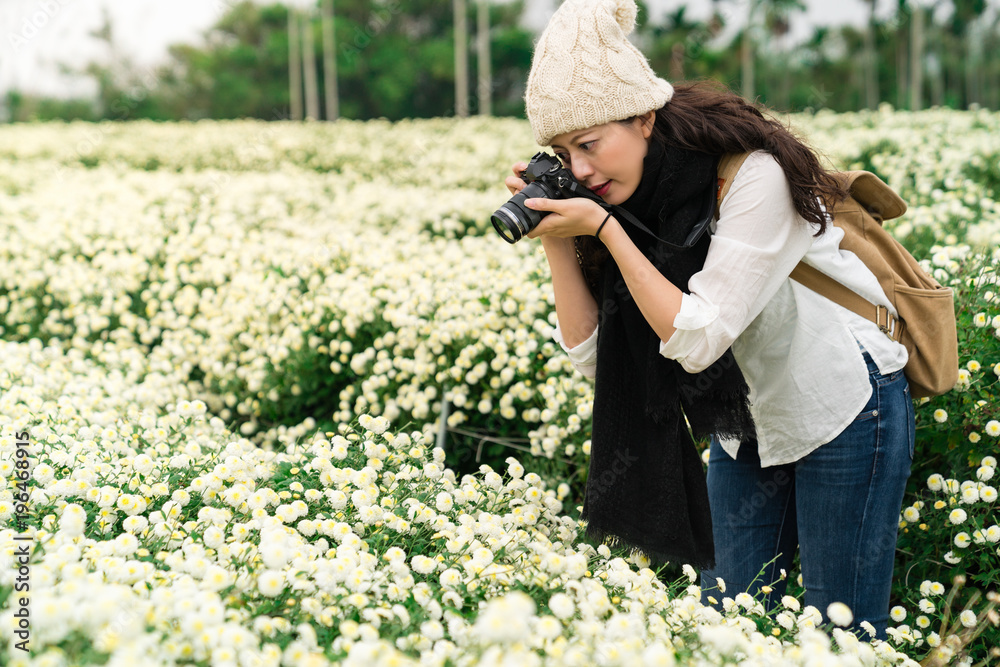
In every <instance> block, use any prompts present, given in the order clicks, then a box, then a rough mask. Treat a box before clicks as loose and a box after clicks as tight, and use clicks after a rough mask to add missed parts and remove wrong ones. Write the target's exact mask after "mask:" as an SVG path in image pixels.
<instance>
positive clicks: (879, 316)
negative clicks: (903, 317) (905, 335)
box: [875, 305, 901, 342]
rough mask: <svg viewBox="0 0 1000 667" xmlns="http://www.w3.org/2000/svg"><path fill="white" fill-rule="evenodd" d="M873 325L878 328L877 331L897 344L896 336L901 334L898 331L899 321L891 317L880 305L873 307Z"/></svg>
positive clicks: (886, 309)
mask: <svg viewBox="0 0 1000 667" xmlns="http://www.w3.org/2000/svg"><path fill="white" fill-rule="evenodd" d="M875 324H876V325H877V326H878V329H879V331H881V332H882V333H884V334H885V335H886V336H888V337H889V338H891V339H892V340H894V341H896V342H899V336H898V334H899V333H901V331H899V329H900V326H899V320H897V319H896V318H895V317H893V316H892V313H890V312H889V309H888V308H886V307H885V306H881V305H879V306H875Z"/></svg>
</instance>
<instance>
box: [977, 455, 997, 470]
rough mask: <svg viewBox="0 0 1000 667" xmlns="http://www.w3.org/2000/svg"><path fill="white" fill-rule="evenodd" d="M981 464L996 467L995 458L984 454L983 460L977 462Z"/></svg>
mask: <svg viewBox="0 0 1000 667" xmlns="http://www.w3.org/2000/svg"><path fill="white" fill-rule="evenodd" d="M979 465H981V466H989V467H991V468H996V467H997V460H996V459H995V458H993V457H992V456H984V457H983V460H982V461H980V462H979Z"/></svg>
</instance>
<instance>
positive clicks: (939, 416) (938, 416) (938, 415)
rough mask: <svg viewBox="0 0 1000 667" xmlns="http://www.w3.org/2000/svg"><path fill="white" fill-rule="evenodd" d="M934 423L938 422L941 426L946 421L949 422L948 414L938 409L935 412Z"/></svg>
mask: <svg viewBox="0 0 1000 667" xmlns="http://www.w3.org/2000/svg"><path fill="white" fill-rule="evenodd" d="M934 421H936V422H937V423H939V424H943V423H945V422H946V421H948V413H947V412H945V411H944V410H942V409H941V408H938V409H937V410H935V411H934Z"/></svg>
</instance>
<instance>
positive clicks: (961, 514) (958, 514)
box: [948, 507, 969, 526]
mask: <svg viewBox="0 0 1000 667" xmlns="http://www.w3.org/2000/svg"><path fill="white" fill-rule="evenodd" d="M968 518H969V515H968V514H966V513H965V510H963V509H962V508H960V507H956V508H955V509H953V510H952V511H951V512H950V513H949V514H948V521H951V523H952V524H953V525H955V526H959V525H961V524H963V523H965V520H966V519H968Z"/></svg>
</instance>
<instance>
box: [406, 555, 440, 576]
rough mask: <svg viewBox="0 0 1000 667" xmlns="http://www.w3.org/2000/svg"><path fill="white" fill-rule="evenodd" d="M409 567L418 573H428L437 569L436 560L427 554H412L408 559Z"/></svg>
mask: <svg viewBox="0 0 1000 667" xmlns="http://www.w3.org/2000/svg"><path fill="white" fill-rule="evenodd" d="M410 567H412V568H413V571H414V572H417V573H418V574H430V573H431V572H433V571H434V570H436V569H437V561H436V560H434V559H433V558H428V557H427V556H414V557H413V558H411V559H410Z"/></svg>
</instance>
